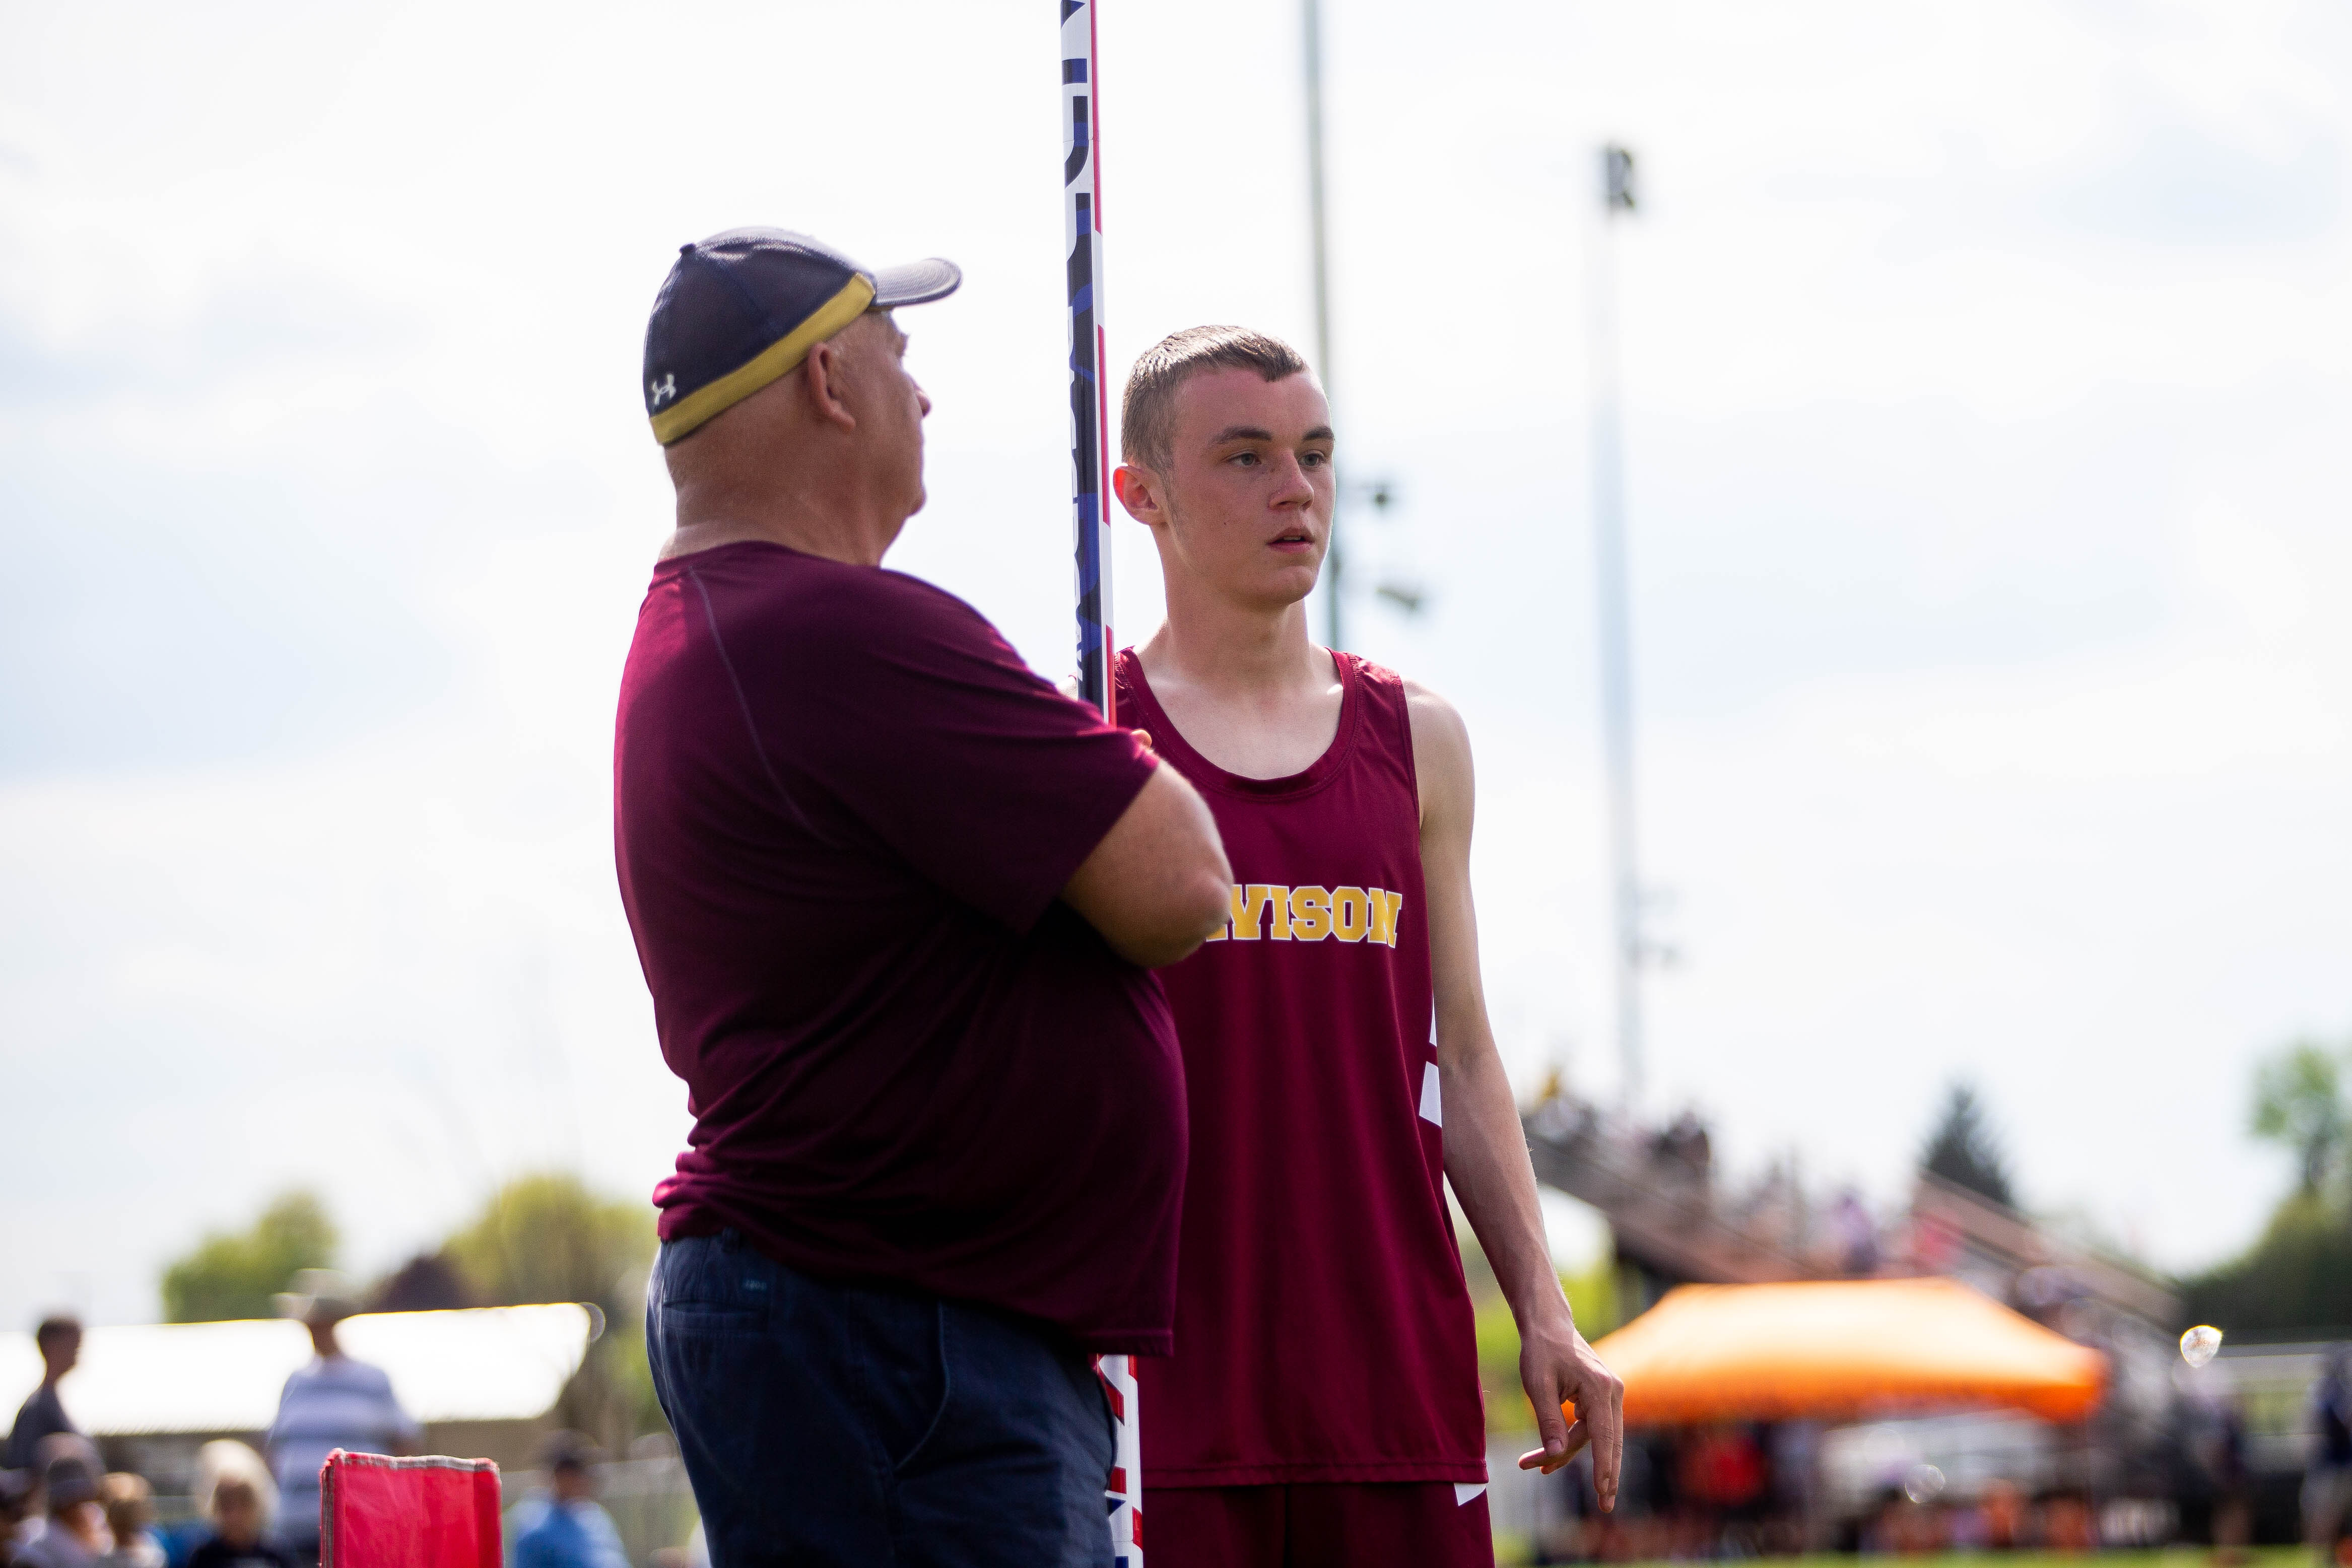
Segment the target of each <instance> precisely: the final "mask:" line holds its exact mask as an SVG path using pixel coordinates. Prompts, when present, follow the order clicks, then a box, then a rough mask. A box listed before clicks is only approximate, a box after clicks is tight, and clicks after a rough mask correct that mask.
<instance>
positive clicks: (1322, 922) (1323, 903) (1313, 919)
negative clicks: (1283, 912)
mask: <svg viewBox="0 0 2352 1568" xmlns="http://www.w3.org/2000/svg"><path fill="white" fill-rule="evenodd" d="M1290 935H1291V936H1292V937H1293V938H1294V939H1295V940H1297V941H1300V942H1320V941H1322V940H1323V938H1325V937H1326V936H1330V935H1331V894H1330V891H1329V890H1328V888H1320V887H1294V888H1292V889H1291V890H1290Z"/></svg>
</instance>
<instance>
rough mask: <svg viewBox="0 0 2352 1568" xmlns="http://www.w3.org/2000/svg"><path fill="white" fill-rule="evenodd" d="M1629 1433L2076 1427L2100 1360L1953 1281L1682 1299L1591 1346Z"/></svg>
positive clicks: (1857, 1283) (1786, 1287) (1717, 1290)
mask: <svg viewBox="0 0 2352 1568" xmlns="http://www.w3.org/2000/svg"><path fill="white" fill-rule="evenodd" d="M1593 1348H1594V1350H1595V1351H1597V1352H1598V1353H1599V1354H1600V1356H1601V1360H1602V1361H1603V1362H1605V1363H1607V1364H1608V1366H1609V1369H1610V1370H1611V1371H1612V1372H1614V1373H1615V1374H1616V1375H1618V1376H1619V1377H1621V1378H1622V1379H1623V1380H1624V1383H1625V1419H1626V1421H1627V1422H1628V1423H1629V1424H1630V1425H1633V1426H1680V1425H1686V1424H1694V1423H1699V1422H1707V1421H1767V1420H1782V1419H1798V1418H1809V1419H1816V1420H1840V1419H1848V1418H1852V1417H1854V1416H1876V1415H1885V1414H1889V1413H1893V1412H1899V1411H1913V1410H1922V1409H1934V1408H1952V1407H1956V1406H2013V1407H2015V1408H2017V1409H2021V1410H2027V1411H2031V1412H2032V1414H2034V1415H2036V1416H2041V1417H2042V1418H2043V1419H2044V1420H2048V1421H2079V1420H2081V1419H2082V1418H2083V1417H2084V1416H2087V1415H2089V1414H2090V1412H2091V1409H2092V1407H2093V1406H2095V1405H2097V1404H2098V1402H2099V1395H2100V1392H2101V1390H2102V1389H2103V1388H2104V1387H2105V1382H2106V1357H2105V1356H2104V1355H2102V1354H2100V1353H2099V1352H2097V1351H2095V1350H2092V1349H2090V1348H2088V1347H2087V1346H2084V1345H2079V1344H2076V1343H2074V1341H2072V1340H2070V1339H2067V1338H2065V1337H2063V1335H2060V1334H2055V1333H2051V1332H2050V1331H2049V1330H2048V1329H2045V1328H2043V1327H2042V1325H2041V1324H2039V1323H2036V1322H2033V1321H2032V1319H2030V1318H2025V1317H2021V1316H2020V1315H2019V1314H2018V1313H2016V1312H2011V1311H2010V1310H2009V1309H2008V1308H2007V1307H2004V1306H2002V1305H2001V1304H2000V1303H1999V1302H1998V1301H1989V1300H1987V1299H1986V1298H1985V1297H1983V1296H1981V1295H1979V1294H1978V1293H1977V1292H1976V1291H1972V1290H1969V1288H1968V1287H1967V1286H1966V1285H1962V1284H1958V1283H1955V1282H1954V1281H1950V1280H1934V1279H1928V1280H1843V1281H1819V1282H1807V1283H1801V1284H1783V1285H1682V1286H1677V1287H1676V1288H1675V1289H1674V1290H1672V1291H1667V1292H1666V1294H1665V1296H1664V1298H1663V1299H1661V1300H1660V1301H1659V1302H1658V1304H1657V1305H1656V1306H1654V1307H1652V1308H1651V1309H1650V1310H1649V1311H1648V1312H1644V1313H1643V1314H1642V1315H1641V1316H1640V1317H1638V1318H1636V1319H1634V1320H1633V1322H1630V1323H1628V1324H1626V1325H1625V1326H1624V1327H1623V1328H1622V1329H1619V1330H1618V1331H1617V1332H1616V1333H1612V1334H1611V1335H1609V1336H1608V1337H1607V1338H1605V1339H1603V1340H1602V1341H1601V1343H1599V1344H1597V1345H1595V1346H1594V1347H1593Z"/></svg>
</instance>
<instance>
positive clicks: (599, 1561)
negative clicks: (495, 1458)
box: [514, 1432, 629, 1568]
mask: <svg viewBox="0 0 2352 1568" xmlns="http://www.w3.org/2000/svg"><path fill="white" fill-rule="evenodd" d="M595 1459H596V1451H595V1449H594V1448H593V1447H592V1446H591V1445H590V1444H589V1442H588V1440H587V1439H586V1438H585V1437H581V1436H580V1435H579V1434H578V1433H576V1432H558V1433H557V1434H556V1435H555V1436H554V1437H551V1438H550V1439H548V1444H547V1450H546V1454H545V1456H544V1462H545V1464H546V1466H547V1490H546V1491H545V1492H543V1493H541V1494H539V1495H537V1496H534V1497H532V1498H530V1499H529V1500H527V1501H525V1502H524V1503H523V1504H522V1505H521V1506H520V1507H519V1508H517V1509H516V1510H515V1552H514V1568H628V1563H629V1559H628V1554H627V1553H626V1552H623V1551H622V1550H621V1533H620V1531H617V1530H614V1528H613V1520H612V1516H611V1515H609V1514H607V1513H606V1512H605V1511H604V1509H603V1508H602V1507H600V1506H599V1505H598V1504H597V1502H596V1500H595V1497H596V1475H595V1472H594V1470H593V1469H591V1468H590V1467H591V1466H592V1465H593V1464H594V1462H595Z"/></svg>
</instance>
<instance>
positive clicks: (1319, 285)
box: [1305, 0, 1342, 648]
mask: <svg viewBox="0 0 2352 1568" xmlns="http://www.w3.org/2000/svg"><path fill="white" fill-rule="evenodd" d="M1305 4H1306V8H1307V214H1308V223H1309V225H1310V226H1311V227H1312V230H1313V234H1314V244H1315V373H1316V374H1317V375H1318V376H1320V377H1322V379H1323V396H1324V399H1325V401H1326V402H1328V401H1329V400H1330V398H1331V395H1332V393H1331V256H1330V250H1329V247H1328V246H1327V244H1326V243H1325V235H1324V228H1323V5H1322V0H1305ZM1332 427H1333V428H1334V429H1337V428H1338V421H1337V420H1336V419H1335V420H1334V421H1333V422H1332ZM1339 559H1340V558H1339V495H1338V490H1337V487H1336V486H1335V487H1334V490H1333V493H1332V502H1331V536H1330V538H1329V539H1328V541H1327V542H1326V544H1325V546H1324V550H1323V592H1324V600H1323V611H1324V617H1325V628H1324V633H1323V635H1324V640H1325V641H1326V642H1327V643H1329V644H1330V645H1331V646H1332V647H1334V648H1338V647H1339V646H1341V645H1342V644H1341V642H1340V605H1339V587H1340V576H1339Z"/></svg>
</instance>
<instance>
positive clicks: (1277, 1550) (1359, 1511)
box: [1142, 1481, 1495, 1568]
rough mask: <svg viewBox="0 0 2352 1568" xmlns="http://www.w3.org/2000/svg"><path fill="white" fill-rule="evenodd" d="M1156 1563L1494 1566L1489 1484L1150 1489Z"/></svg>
mask: <svg viewBox="0 0 2352 1568" xmlns="http://www.w3.org/2000/svg"><path fill="white" fill-rule="evenodd" d="M1142 1545H1143V1552H1144V1561H1145V1562H1146V1563H1150V1565H1151V1568H1494V1564H1495V1532H1494V1530H1493V1528H1492V1527H1491V1526H1489V1525H1488V1523H1487V1522H1486V1488H1484V1487H1480V1488H1479V1489H1478V1494H1477V1495H1476V1496H1475V1497H1473V1498H1471V1499H1469V1500H1466V1501H1464V1500H1459V1494H1457V1493H1456V1492H1455V1490H1454V1483H1453V1482H1452V1481H1399V1482H1384V1483H1381V1484H1377V1485H1362V1486H1356V1485H1310V1486H1271V1487H1152V1488H1149V1489H1147V1490H1146V1491H1145V1493H1144V1498H1143V1542H1142Z"/></svg>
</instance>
